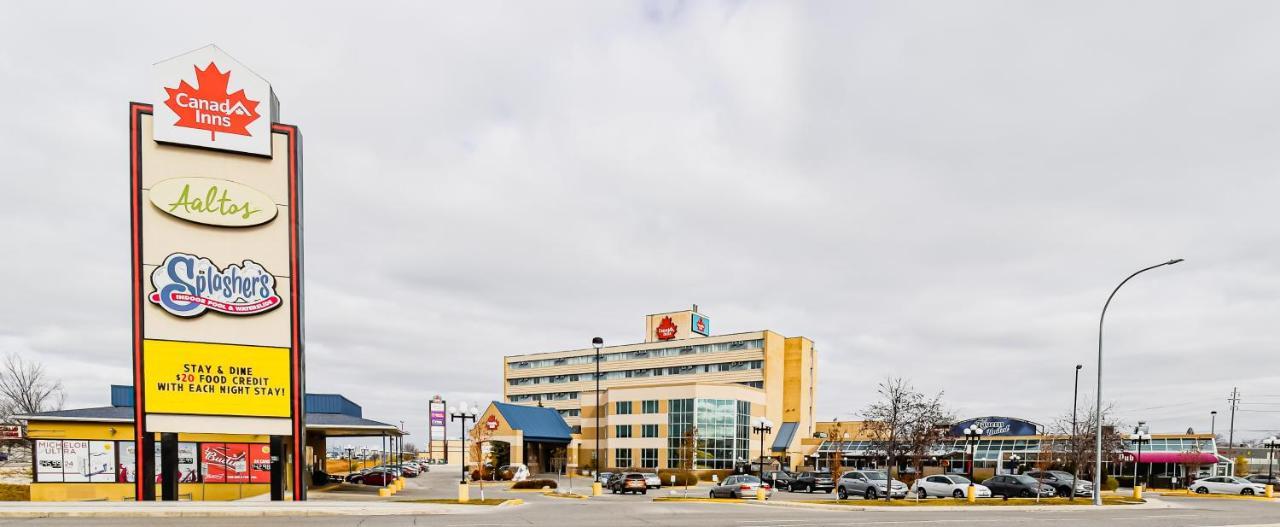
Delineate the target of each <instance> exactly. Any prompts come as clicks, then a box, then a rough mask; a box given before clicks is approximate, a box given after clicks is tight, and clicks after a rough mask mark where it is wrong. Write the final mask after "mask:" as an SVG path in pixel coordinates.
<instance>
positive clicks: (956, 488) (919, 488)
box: [911, 474, 991, 499]
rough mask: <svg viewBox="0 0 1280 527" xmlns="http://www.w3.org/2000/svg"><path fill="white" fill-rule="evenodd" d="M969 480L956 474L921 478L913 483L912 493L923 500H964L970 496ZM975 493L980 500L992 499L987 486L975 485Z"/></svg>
mask: <svg viewBox="0 0 1280 527" xmlns="http://www.w3.org/2000/svg"><path fill="white" fill-rule="evenodd" d="M970 483H971V482H970V481H969V478H966V477H964V476H960V475H956V474H938V475H934V476H927V477H924V478H920V479H917V480H915V481H914V482H912V483H911V492H913V493H915V495H916V496H919V497H920V498H921V499H923V498H931V497H932V498H944V497H947V496H950V497H952V498H964V497H967V496H968V495H969V484H970ZM973 493H974V495H975V496H977V497H979V498H990V497H991V489H989V488H987V486H986V485H978V484H974V485H973Z"/></svg>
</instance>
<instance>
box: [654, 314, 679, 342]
mask: <svg viewBox="0 0 1280 527" xmlns="http://www.w3.org/2000/svg"><path fill="white" fill-rule="evenodd" d="M677 330H678V328H677V327H676V323H675V322H672V321H671V317H662V322H659V323H658V329H657V334H658V340H671V339H673V338H676V331H677Z"/></svg>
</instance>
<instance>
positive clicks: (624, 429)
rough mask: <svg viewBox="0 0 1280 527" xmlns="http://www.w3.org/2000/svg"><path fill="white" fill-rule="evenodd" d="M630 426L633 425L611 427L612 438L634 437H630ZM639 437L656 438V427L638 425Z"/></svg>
mask: <svg viewBox="0 0 1280 527" xmlns="http://www.w3.org/2000/svg"><path fill="white" fill-rule="evenodd" d="M632 426H634V425H613V436H614V437H617V438H628V437H634V436H632V435H631V430H632ZM640 437H658V425H640Z"/></svg>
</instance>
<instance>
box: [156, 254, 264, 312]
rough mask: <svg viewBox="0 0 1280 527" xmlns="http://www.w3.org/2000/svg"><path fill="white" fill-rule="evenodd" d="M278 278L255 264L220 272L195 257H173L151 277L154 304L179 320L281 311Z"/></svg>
mask: <svg viewBox="0 0 1280 527" xmlns="http://www.w3.org/2000/svg"><path fill="white" fill-rule="evenodd" d="M275 282H276V280H275V277H274V276H271V273H268V272H267V270H266V269H264V268H263V267H262V266H261V265H259V264H258V263H257V262H254V261H253V260H245V261H244V262H242V264H241V265H235V264H232V265H228V266H227V268H226V269H218V266H216V265H214V264H213V261H212V260H210V259H208V258H201V257H199V256H196V255H194V254H185V253H173V254H171V255H169V257H168V258H165V259H164V264H162V265H160V266H159V267H157V268H156V270H155V271H152V273H151V285H152V287H154V288H155V291H154V292H152V293H151V294H150V295H148V298H149V299H150V300H151V303H153V304H156V305H159V306H160V307H161V308H163V309H164V310H165V311H168V312H169V313H170V314H173V315H176V316H179V317H195V316H199V315H203V314H204V312H205V311H207V310H210V309H212V310H214V311H217V312H219V313H225V314H228V315H258V314H261V313H266V312H267V311H271V310H272V309H275V308H277V307H280V303H281V299H280V295H278V294H276V288H275Z"/></svg>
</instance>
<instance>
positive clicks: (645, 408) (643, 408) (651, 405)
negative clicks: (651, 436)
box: [640, 401, 658, 414]
mask: <svg viewBox="0 0 1280 527" xmlns="http://www.w3.org/2000/svg"><path fill="white" fill-rule="evenodd" d="M640 413H644V414H656V413H658V401H645V402H643V403H640Z"/></svg>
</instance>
